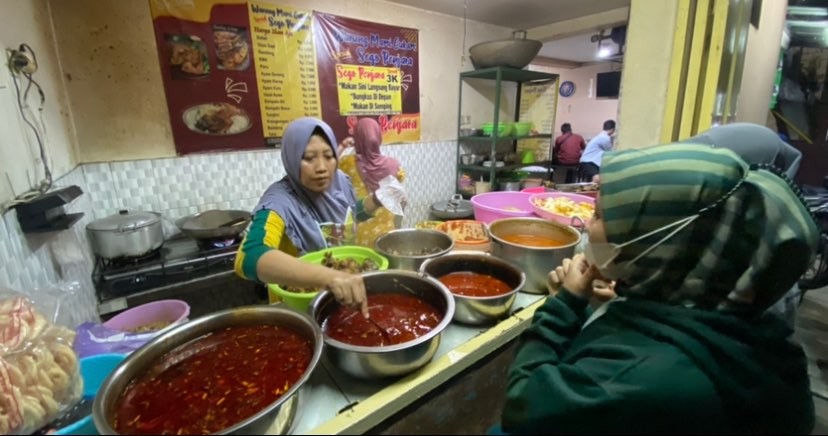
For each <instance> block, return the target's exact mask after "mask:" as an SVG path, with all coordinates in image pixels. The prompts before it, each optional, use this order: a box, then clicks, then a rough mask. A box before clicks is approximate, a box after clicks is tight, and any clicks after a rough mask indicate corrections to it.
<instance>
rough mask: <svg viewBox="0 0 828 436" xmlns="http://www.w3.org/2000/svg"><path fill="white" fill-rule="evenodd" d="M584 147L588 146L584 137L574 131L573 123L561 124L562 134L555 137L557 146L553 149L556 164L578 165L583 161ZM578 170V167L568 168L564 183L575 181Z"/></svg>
mask: <svg viewBox="0 0 828 436" xmlns="http://www.w3.org/2000/svg"><path fill="white" fill-rule="evenodd" d="M584 148H586V142H585V141H584V137H583V136H581V135H579V134H577V133H572V125H570V124H569V123H563V124H561V136H558V137H557V138H555V147H554V149H553V151H552V155H553V156H554V160H555V164H557V165H565V166H570V167H571V166H575V167H577V166H578V164H579V163H580V161H581V153H583V151H584ZM576 172H577V169H576V168H567V169H566V179H565V181H564V183H574V182H575V173H576Z"/></svg>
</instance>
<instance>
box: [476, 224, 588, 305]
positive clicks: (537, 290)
mask: <svg viewBox="0 0 828 436" xmlns="http://www.w3.org/2000/svg"><path fill="white" fill-rule="evenodd" d="M489 234H490V235H491V237H492V254H493V255H494V256H497V257H500V258H502V259H509V260H510V261H512V262H515V263H516V264H517V265H518V266H519V267H520V268H521V269H522V270H523V272H524V273H525V274H526V286H525V287H524V288H523V291H524V292H527V293H530V294H545V293H546V292H547V289H546V281H547V276H548V274H549V271H551V270H553V269H554V268H555V267H557V266H558V265H560V264H561V262H562V261H563V260H564V258H566V257H572V256H573V254H574V253H575V246H576V245H578V241H579V240H580V238H581V234H580V233H578V231H577V230H575V228H574V227H572V226H565V225H563V224H559V223H556V222H554V221H549V220H545V219H542V218H505V219H500V220H496V221H492V222H491V223H489ZM518 234H521V235H541V236H548V237H551V238H555V239H558V240H560V241H563V242H564V245H561V246H560V247H553V248H541V247H528V246H526V245H518V244H514V243H512V242H508V241H506V240H504V239H503V237H504V236H510V235H518Z"/></svg>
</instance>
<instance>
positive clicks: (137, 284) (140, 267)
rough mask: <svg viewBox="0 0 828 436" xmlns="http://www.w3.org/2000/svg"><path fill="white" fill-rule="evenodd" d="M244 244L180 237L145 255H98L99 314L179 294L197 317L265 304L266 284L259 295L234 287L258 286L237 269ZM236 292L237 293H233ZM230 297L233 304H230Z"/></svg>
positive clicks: (95, 276) (102, 314) (97, 290)
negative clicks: (106, 257) (241, 274)
mask: <svg viewBox="0 0 828 436" xmlns="http://www.w3.org/2000/svg"><path fill="white" fill-rule="evenodd" d="M240 243H241V239H240V238H238V239H230V240H195V239H191V238H186V237H179V238H174V239H169V240H167V241H165V242H164V245H162V246H161V248H160V249H158V250H156V251H155V252H153V253H150V254H148V255H145V256H142V257H139V258H120V259H102V258H98V259H96V260H95V268H94V271H93V273H92V280H93V282H94V284H95V290H96V294H97V297H98V302H99V304H98V312H99V314H100V315H101V316H102V317H106V316H107V315H109V316H112V315H114V314H115V313H117V312H120V311H122V310H124V309H127V308H130V307H134V306H136V305H139V304H143V303H146V302H150V301H154V300H160V299H165V298H177V299H182V300H184V301H187V303H188V304H190V313H191V318H192V317H193V316H200V315H203V314H206V313H210V312H212V311H215V310H219V309H222V308H225V307H234V306H238V305H241V304H255V303H259V302H263V301H265V300H266V299H265V298H263V297H262V295H261V294H262V293H264V290H263V287H262V289H260V290H257V291H256V292H255V294H256V295H257V296H256V297H255V298H253V297H252V296H251V295H250V294H251V292H246V293H245V292H241V291H238V290H237V289H236V290H234V289H233V288H240V287H242V288H245V289H247V290H249V289H250V288H252V287H253V286H255V284H253V283H251V282H247V281H244V280H242V279H240V278H238V277H236V276H235V274H234V273H233V263H234V262H235V259H236V251H237V250H238V248H239V244H240ZM234 292H237V294H236V295H233V293H234ZM238 292H241V293H240V294H239V293H238ZM265 296H266V295H265ZM240 298H241V300H240ZM211 300H212V301H211ZM230 300H232V301H230ZM225 301H229V302H228V303H227V304H224V302H225Z"/></svg>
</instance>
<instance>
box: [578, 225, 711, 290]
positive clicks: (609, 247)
mask: <svg viewBox="0 0 828 436" xmlns="http://www.w3.org/2000/svg"><path fill="white" fill-rule="evenodd" d="M697 217H698V215H693V216H691V217H687V218H684V219H681V220H679V221H676V222H673V223H670V224H667V225H666V226H664V227H660V228H658V229H655V230H653V231H652V232H649V233H646V234H644V235H641V236H639V237H637V238H635V239H632V240H629V241H627V242H625V243H623V244H614V243H611V242H587V243H586V246H585V247H584V256H585V257H586V260H587V262H589V264H590V265H594V266H595V267H596V268H598V272H599V273H600V274H601V275H602V276H603V277H604V278H605V279H608V280H619V279H625V278H627V277H628V276H629V273H630V271H631V270H632V268H631V267H632V264H633V263H634V262H635V261H637V260H638V259H641V258H642V257H644V256H646V255H647V254H648V253H649V252H651V251H653V250H654V249H655V248H656V247H658V246H659V245H661V244H663V243H664V241H666V240H668V239H670V238H671V237H672V236H673V235H675V234H676V233H678V232H679V231H681V229H683V228H685V227H687V226H688V225H689V224H690V223H692V222H693V221H695V219H696V218H697ZM673 227H675V230H673V231H672V232H670V233H669V234H668V235H667V236H665V237H663V238H661V240H659V241H658V242H656V243H655V244H653V245H651V246H650V247H648V248H647V249H646V250H644V251H643V252H642V253H641V254H639V255H638V256H636V257H635V258H633V259H632V260H628V261H625V262H620V263H616V262H614V260H615V258H617V257H618V255H619V254H621V248H623V247H625V246H627V245H630V244H632V243H633V242H636V241H640V240H642V239H644V238H647V237H650V236H652V235H655V234H657V233H660V232H663V231H665V230H667V229H671V228H673Z"/></svg>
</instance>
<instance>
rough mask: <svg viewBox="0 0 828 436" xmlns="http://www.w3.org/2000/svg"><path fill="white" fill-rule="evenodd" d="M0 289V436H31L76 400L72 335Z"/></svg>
mask: <svg viewBox="0 0 828 436" xmlns="http://www.w3.org/2000/svg"><path fill="white" fill-rule="evenodd" d="M54 315H55V314H46V313H43V312H42V311H40V310H38V308H37V307H36V306H35V304H34V303H33V302H32V300H30V299H29V298H28V297H26V296H24V295H23V294H20V293H18V292H14V291H10V290H6V289H2V288H0V434H30V433H32V432H33V431H35V430H37V429H38V428H40V427H42V426H43V425H45V424H47V423H48V422H50V421H51V420H52V419H54V418H56V417H58V416H59V415H60V414H61V413H62V412H63V411H65V410H66V409H67V408H68V407H70V406H72V405H73V404H75V403H76V402H77V401H78V400H80V397H81V392H82V388H83V381H82V379H81V377H80V372H79V369H78V358H77V355H76V354H75V351H74V350H73V349H72V341H73V340H74V337H75V331H74V330H71V329H68V328H66V327H63V326H60V325H57V324H55V323H54V321H53V320H54V318H55V316H54Z"/></svg>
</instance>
